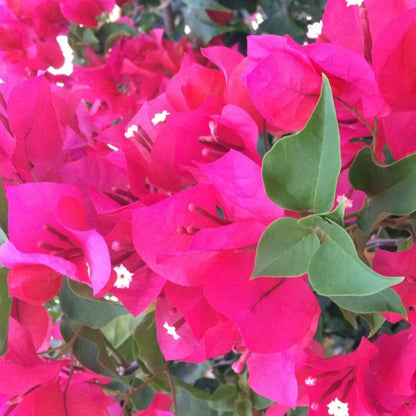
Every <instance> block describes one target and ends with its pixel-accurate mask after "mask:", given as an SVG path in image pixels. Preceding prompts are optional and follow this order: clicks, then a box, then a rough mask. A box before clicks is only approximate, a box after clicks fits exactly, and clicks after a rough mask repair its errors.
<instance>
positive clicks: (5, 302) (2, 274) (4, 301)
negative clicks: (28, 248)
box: [0, 267, 12, 356]
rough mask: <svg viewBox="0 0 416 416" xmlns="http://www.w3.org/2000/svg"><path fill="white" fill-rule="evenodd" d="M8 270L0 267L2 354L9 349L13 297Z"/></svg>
mask: <svg viewBox="0 0 416 416" xmlns="http://www.w3.org/2000/svg"><path fill="white" fill-rule="evenodd" d="M7 273H8V270H7V269H5V268H3V267H2V268H0V356H2V355H4V354H5V353H6V351H7V335H8V331H9V315H10V308H11V305H12V298H11V297H10V296H9V287H8V285H7Z"/></svg>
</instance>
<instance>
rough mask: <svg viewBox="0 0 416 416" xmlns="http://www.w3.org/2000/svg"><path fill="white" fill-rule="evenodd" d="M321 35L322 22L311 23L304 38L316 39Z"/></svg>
mask: <svg viewBox="0 0 416 416" xmlns="http://www.w3.org/2000/svg"><path fill="white" fill-rule="evenodd" d="M321 33H322V20H321V21H320V22H315V23H312V24H311V25H308V32H307V33H306V37H307V38H309V39H318V37H319V35H320V34H321Z"/></svg>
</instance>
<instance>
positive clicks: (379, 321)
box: [361, 312, 386, 337]
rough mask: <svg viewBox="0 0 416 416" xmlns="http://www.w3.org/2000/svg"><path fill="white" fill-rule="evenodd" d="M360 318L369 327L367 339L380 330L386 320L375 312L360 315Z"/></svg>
mask: <svg viewBox="0 0 416 416" xmlns="http://www.w3.org/2000/svg"><path fill="white" fill-rule="evenodd" d="M361 316H362V318H364V319H365V320H366V321H367V323H368V325H370V333H369V334H368V336H369V337H372V336H373V335H375V333H376V332H377V331H378V330H379V329H380V328H381V326H382V325H383V324H384V322H385V320H386V319H385V318H384V317H383V316H382V315H380V314H379V313H377V312H374V313H368V314H361Z"/></svg>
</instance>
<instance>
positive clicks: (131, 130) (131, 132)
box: [124, 124, 139, 139]
mask: <svg viewBox="0 0 416 416" xmlns="http://www.w3.org/2000/svg"><path fill="white" fill-rule="evenodd" d="M138 131H139V130H138V128H137V125H136V124H133V125H132V126H129V128H128V129H127V131H126V132H125V133H124V137H125V138H126V139H130V138H131V137H134V135H135V133H137V132H138Z"/></svg>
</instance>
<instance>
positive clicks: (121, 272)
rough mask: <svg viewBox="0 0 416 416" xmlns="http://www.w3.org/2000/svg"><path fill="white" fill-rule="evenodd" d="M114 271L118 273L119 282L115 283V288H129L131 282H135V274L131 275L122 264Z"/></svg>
mask: <svg viewBox="0 0 416 416" xmlns="http://www.w3.org/2000/svg"><path fill="white" fill-rule="evenodd" d="M114 271H115V272H116V273H117V280H116V281H115V283H114V286H115V287H116V288H117V289H125V288H128V287H129V286H130V283H131V281H132V280H133V273H131V272H130V271H129V270H128V269H127V268H126V267H125V266H123V265H122V264H120V266H116V267H114Z"/></svg>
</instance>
